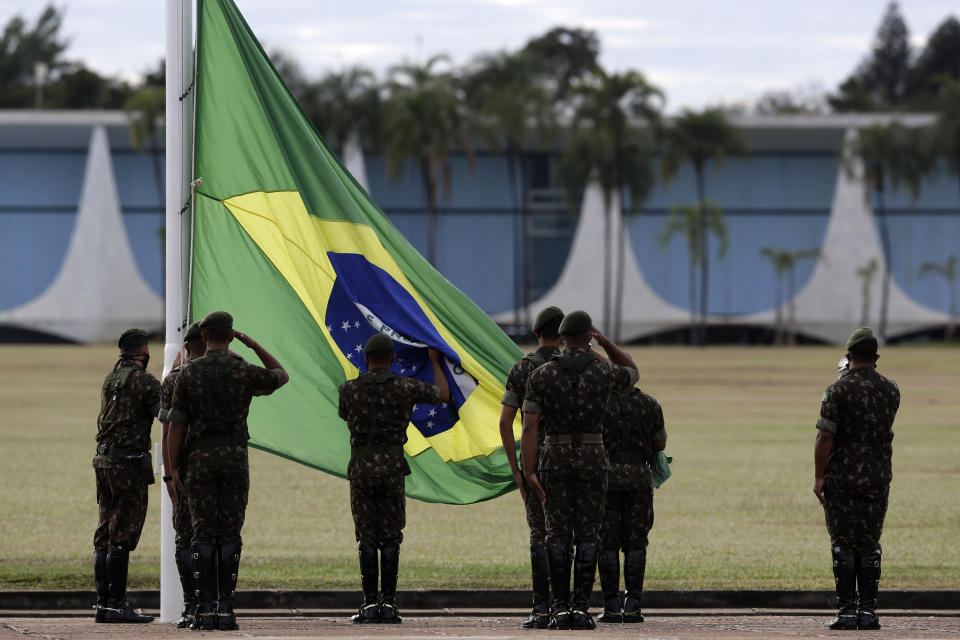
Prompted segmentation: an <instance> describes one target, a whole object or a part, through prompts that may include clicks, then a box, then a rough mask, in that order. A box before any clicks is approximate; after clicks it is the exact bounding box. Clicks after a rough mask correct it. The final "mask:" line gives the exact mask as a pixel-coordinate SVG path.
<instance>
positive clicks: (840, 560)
mask: <svg viewBox="0 0 960 640" xmlns="http://www.w3.org/2000/svg"><path fill="white" fill-rule="evenodd" d="M832 554H833V581H834V583H836V585H837V606H838V607H839V610H838V611H837V617H836V618H834V619H833V621H832V622H831V623H830V624H829V625H827V626H829V627H830V628H831V629H833V630H835V631H837V630H854V629H856V628H857V572H856V566H855V565H856V563H855V559H854V557H853V554H852V553H850V552H849V551H845V550H843V549H841V548H840V547H834V548H833V549H832Z"/></svg>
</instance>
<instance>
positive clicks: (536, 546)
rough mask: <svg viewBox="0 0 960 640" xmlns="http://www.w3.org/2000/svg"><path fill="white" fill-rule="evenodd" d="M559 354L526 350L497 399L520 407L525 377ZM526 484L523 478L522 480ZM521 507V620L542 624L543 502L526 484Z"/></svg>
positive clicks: (545, 606)
mask: <svg viewBox="0 0 960 640" xmlns="http://www.w3.org/2000/svg"><path fill="white" fill-rule="evenodd" d="M558 355H560V349H558V348H557V347H551V346H546V347H540V348H539V349H537V350H536V351H535V352H534V353H528V354H527V355H526V356H524V357H523V358H521V359H520V360H519V361H518V362H517V363H516V364H514V365H513V367H511V369H510V373H508V374H507V384H506V388H505V390H504V392H503V399H502V400H501V401H500V402H501V404H503V405H504V406H506V407H513V408H515V409H520V408H521V407H522V406H523V400H524V397H525V396H526V389H527V379H528V378H529V377H530V374H531V373H533V371H534V370H535V369H536V368H537V367H540V366H542V365H544V364H546V362H547V361H549V360H551V359H552V358H554V357H555V356H558ZM543 439H544V431H543V428H542V422H541V428H540V429H539V430H538V431H537V455H536V461H535V462H534V464H535V465H539V460H540V456H541V454H542V453H543ZM524 483H525V484H526V481H524ZM524 488H525V490H526V498H525V499H524V503H523V504H524V510H525V511H526V514H527V526H528V527H529V528H530V567H531V574H532V582H533V611H532V612H531V617H530V619H528V620H527V621H526V622H525V623H524V627H525V628H533V627H534V626H538V627H540V628H544V627H545V626H546V618H547V617H548V616H549V611H550V606H549V603H550V577H549V568H548V563H547V548H546V543H547V524H546V520H545V518H544V514H543V503H542V502H541V501H540V496H538V495H537V494H536V492H534V491H533V489H532V488H531V487H530V486H529V485H526V486H525V487H524Z"/></svg>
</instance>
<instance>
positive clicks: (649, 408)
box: [599, 388, 667, 622]
mask: <svg viewBox="0 0 960 640" xmlns="http://www.w3.org/2000/svg"><path fill="white" fill-rule="evenodd" d="M608 410H609V415H608V417H607V421H606V423H605V424H604V425H603V427H604V428H603V446H604V448H605V449H606V451H607V456H608V457H609V459H610V471H609V473H608V474H607V498H606V502H605V504H604V511H603V525H602V526H601V528H600V559H599V573H600V586H601V588H602V589H603V595H604V602H605V610H604V612H603V613H602V614H601V615H600V617H599V620H600V621H602V622H642V621H643V616H642V614H641V613H640V601H641V593H642V591H643V579H644V572H645V570H646V559H647V558H646V549H647V534H648V533H649V532H650V528H651V527H652V526H653V474H652V472H651V470H650V462H651V461H652V459H653V455H654V448H653V443H654V442H656V441H658V440H666V439H667V432H666V429H665V427H664V423H663V410H662V409H661V408H660V404H659V403H658V402H657V401H656V400H655V399H654V398H653V397H652V396H649V395H647V394H645V393H643V392H642V391H640V390H639V389H637V388H633V389H630V390H629V391H622V392H619V393H614V394H612V395H611V396H610V403H609V405H608ZM621 550H623V556H624V572H623V573H624V582H625V585H626V588H627V592H626V599H625V601H624V603H623V606H622V607H621V603H620V593H619V589H620V551H621ZM621 608H622V612H621Z"/></svg>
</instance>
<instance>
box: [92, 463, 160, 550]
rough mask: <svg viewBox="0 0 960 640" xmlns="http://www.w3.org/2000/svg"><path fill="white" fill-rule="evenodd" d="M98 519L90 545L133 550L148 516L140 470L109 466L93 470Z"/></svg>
mask: <svg viewBox="0 0 960 640" xmlns="http://www.w3.org/2000/svg"><path fill="white" fill-rule="evenodd" d="M94 472H95V473H96V478H97V502H98V503H99V506H100V521H99V523H98V524H97V529H96V531H95V532H94V534H93V548H94V549H95V550H97V551H107V550H109V549H113V548H116V547H122V548H123V549H126V550H127V551H133V550H134V549H136V548H137V543H138V542H140V532H141V531H143V522H144V520H145V519H146V517H147V485H145V484H144V483H143V479H142V478H143V474H142V472H141V471H140V470H139V469H133V468H129V469H128V468H125V467H111V468H108V469H94Z"/></svg>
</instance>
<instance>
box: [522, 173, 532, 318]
mask: <svg viewBox="0 0 960 640" xmlns="http://www.w3.org/2000/svg"><path fill="white" fill-rule="evenodd" d="M520 189H521V191H522V192H523V197H522V198H521V199H520V207H521V208H520V211H521V217H522V220H523V313H524V316H523V324H524V325H525V326H528V327H529V326H530V324H531V322H532V319H531V317H530V300H531V298H532V297H533V296H532V292H533V235H532V231H533V230H532V229H531V225H532V223H533V219H532V217H531V216H530V214H531V211H530V210H529V209H528V207H527V195H526V193H527V181H526V173H525V171H524V167H523V157H522V156H521V158H520Z"/></svg>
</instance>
